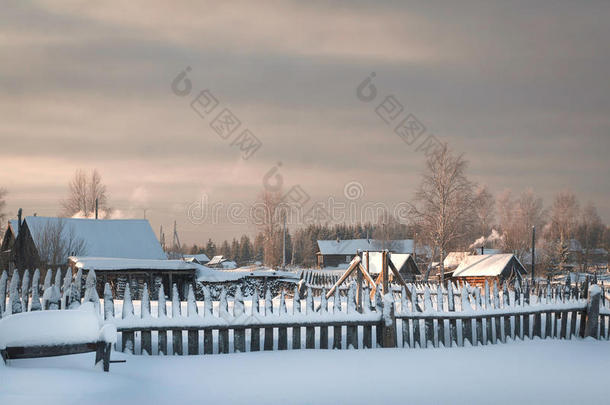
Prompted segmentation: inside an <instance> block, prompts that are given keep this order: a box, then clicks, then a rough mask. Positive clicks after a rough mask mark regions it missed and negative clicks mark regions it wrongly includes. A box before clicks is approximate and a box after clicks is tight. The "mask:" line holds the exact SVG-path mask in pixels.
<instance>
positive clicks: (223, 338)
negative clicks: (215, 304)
mask: <svg viewBox="0 0 610 405" xmlns="http://www.w3.org/2000/svg"><path fill="white" fill-rule="evenodd" d="M218 353H225V354H226V353H229V330H228V329H223V330H219V331H218Z"/></svg>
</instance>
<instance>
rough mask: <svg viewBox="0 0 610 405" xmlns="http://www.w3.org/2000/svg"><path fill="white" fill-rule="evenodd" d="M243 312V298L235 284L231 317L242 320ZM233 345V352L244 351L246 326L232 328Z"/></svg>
mask: <svg viewBox="0 0 610 405" xmlns="http://www.w3.org/2000/svg"><path fill="white" fill-rule="evenodd" d="M244 313H245V308H244V299H243V296H242V293H241V287H240V286H237V289H236V290H235V298H233V317H234V318H235V319H236V322H243V320H242V319H241V318H242V317H243V315H244ZM189 333H190V332H189ZM195 333H197V331H195ZM189 345H190V341H189ZM233 347H234V351H235V353H240V352H245V351H246V328H244V327H239V328H235V329H234V330H233ZM189 350H190V349H189ZM189 354H190V353H189Z"/></svg>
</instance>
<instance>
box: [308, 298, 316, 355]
mask: <svg viewBox="0 0 610 405" xmlns="http://www.w3.org/2000/svg"><path fill="white" fill-rule="evenodd" d="M305 313H306V314H307V315H309V316H310V317H311V316H313V315H314V310H313V292H312V291H311V288H310V287H308V288H307V297H305ZM305 348H306V349H315V348H316V329H315V327H313V326H307V327H306V328H305Z"/></svg>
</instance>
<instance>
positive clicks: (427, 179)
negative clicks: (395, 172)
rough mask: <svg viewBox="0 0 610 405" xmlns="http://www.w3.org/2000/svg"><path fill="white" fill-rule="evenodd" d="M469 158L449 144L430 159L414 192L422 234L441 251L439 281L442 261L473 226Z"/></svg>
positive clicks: (415, 212)
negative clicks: (455, 153) (451, 247)
mask: <svg viewBox="0 0 610 405" xmlns="http://www.w3.org/2000/svg"><path fill="white" fill-rule="evenodd" d="M467 164H468V163H467V161H466V160H464V158H463V156H462V155H458V156H456V155H454V154H453V153H452V152H451V151H450V150H449V149H448V148H447V146H445V147H443V148H441V149H439V150H438V151H437V153H435V154H433V155H431V156H430V157H429V158H428V160H427V170H426V172H425V173H424V175H423V178H422V181H421V184H420V185H419V188H418V190H417V192H416V195H415V204H414V205H413V213H414V214H415V217H416V220H417V222H418V225H419V226H420V229H421V232H422V233H423V236H424V237H425V238H426V239H427V240H428V241H429V242H430V243H432V244H433V246H434V247H435V249H436V250H438V252H439V254H440V257H439V263H440V280H441V282H444V268H443V260H444V256H445V252H446V251H447V249H448V248H449V247H450V246H451V244H452V243H454V242H455V241H457V240H458V239H460V238H463V237H464V236H466V235H468V232H469V231H470V229H471V226H472V219H473V214H472V201H473V192H472V190H473V184H472V183H471V182H470V181H469V180H468V179H467V178H466V174H465V171H466V167H467Z"/></svg>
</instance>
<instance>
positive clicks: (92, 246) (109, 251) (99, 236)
mask: <svg viewBox="0 0 610 405" xmlns="http://www.w3.org/2000/svg"><path fill="white" fill-rule="evenodd" d="M59 221H63V223H64V224H65V225H64V228H63V232H62V237H63V238H68V237H69V235H70V234H72V235H73V236H74V238H76V239H82V240H83V241H84V242H85V245H86V246H85V255H86V256H91V257H126V258H132V259H166V258H167V256H166V255H165V253H164V252H163V249H162V248H161V245H160V244H159V241H158V240H157V237H156V236H155V233H154V232H153V230H152V228H151V227H150V223H149V222H148V221H147V220H145V219H77V218H55V217H39V216H29V217H26V218H25V221H24V222H25V224H26V225H27V226H28V228H29V230H30V232H31V234H32V236H33V239H34V242H35V243H37V242H38V235H41V234H42V233H43V232H44V230H45V228H46V227H47V224H56V223H58V222H59ZM66 259H67V258H64V261H66Z"/></svg>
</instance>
